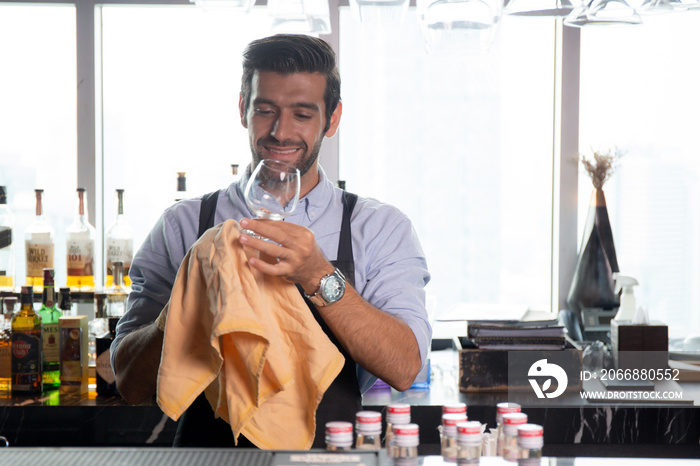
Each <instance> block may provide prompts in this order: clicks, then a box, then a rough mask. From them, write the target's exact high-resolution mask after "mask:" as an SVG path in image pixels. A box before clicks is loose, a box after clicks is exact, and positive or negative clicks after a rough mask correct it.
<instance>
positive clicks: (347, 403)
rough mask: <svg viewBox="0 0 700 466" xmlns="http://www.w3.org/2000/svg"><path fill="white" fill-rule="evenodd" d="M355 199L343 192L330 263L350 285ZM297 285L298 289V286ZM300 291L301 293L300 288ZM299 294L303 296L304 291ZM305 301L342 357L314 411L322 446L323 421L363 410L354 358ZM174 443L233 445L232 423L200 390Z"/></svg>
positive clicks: (203, 226) (211, 200)
mask: <svg viewBox="0 0 700 466" xmlns="http://www.w3.org/2000/svg"><path fill="white" fill-rule="evenodd" d="M217 197H218V191H215V192H213V193H209V194H207V195H205V196H204V197H203V198H202V206H201V209H200V215H199V236H201V235H202V234H203V233H204V232H205V231H206V230H207V229H209V228H211V227H213V226H214V213H215V211H216V201H217ZM356 201H357V195H355V194H351V193H347V192H345V191H344V192H343V222H342V225H341V229H340V241H339V243H338V259H337V260H335V261H333V265H334V266H335V267H338V268H339V269H340V271H341V272H342V273H343V275H345V277H346V279H347V280H348V283H350V284H351V285H353V286H354V284H355V263H354V261H353V255H352V241H351V232H350V216H351V214H352V211H353V209H354V207H355V202H356ZM297 288H299V286H298V285H297ZM299 291H300V292H302V290H301V289H300V290H299ZM301 294H302V296H303V293H301ZM304 301H305V302H306V305H307V306H308V307H309V310H310V311H311V313H312V314H313V316H314V318H315V319H316V321H317V322H318V323H319V325H320V326H321V328H322V329H323V331H324V332H325V333H326V335H328V338H330V340H331V341H332V342H333V344H334V345H335V346H337V347H338V349H339V350H340V352H341V353H342V354H343V356H344V357H345V365H344V366H343V369H342V370H341V371H340V374H338V376H337V377H336V378H335V380H334V381H333V383H332V384H331V386H330V387H329V388H328V390H326V393H325V394H324V395H323V399H322V400H321V403H320V404H319V406H318V409H317V410H316V436H315V438H314V443H313V445H312V448H323V447H324V446H325V425H326V422H329V421H347V422H353V423H354V421H355V413H356V412H357V411H360V410H361V409H362V397H361V395H360V388H359V384H358V381H357V372H356V366H355V361H353V359H352V358H351V357H350V355H349V354H348V353H347V351H345V349H344V348H343V347H342V345H341V344H340V343H339V342H338V339H337V338H336V337H335V335H333V332H331V330H330V329H329V328H328V326H327V325H326V323H325V321H324V320H323V318H322V317H321V315H320V314H319V313H318V310H317V309H316V307H315V306H314V305H313V304H312V303H311V302H310V301H309V300H307V299H306V298H304ZM173 446H175V447H234V442H233V432H231V426H230V425H229V424H228V423H227V422H226V421H224V420H223V419H220V418H215V417H214V411H213V410H212V408H211V406H210V405H209V402H208V401H207V399H206V397H205V396H204V393H202V394H201V395H199V396H198V397H197V399H196V400H195V401H194V402H193V403H192V405H190V407H189V408H187V410H186V411H185V412H184V413H183V415H182V417H181V418H180V420H179V422H178V424H177V431H176V432H175V438H174V440H173ZM237 446H238V447H239V448H256V447H255V445H253V444H252V443H251V442H250V441H249V440H248V439H247V438H245V437H244V436H243V435H240V436H239V437H238V445H237Z"/></svg>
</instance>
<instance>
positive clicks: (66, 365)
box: [61, 328, 83, 385]
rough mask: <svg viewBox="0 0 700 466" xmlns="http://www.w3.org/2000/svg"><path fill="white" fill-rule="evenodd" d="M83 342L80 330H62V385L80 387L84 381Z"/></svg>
mask: <svg viewBox="0 0 700 466" xmlns="http://www.w3.org/2000/svg"><path fill="white" fill-rule="evenodd" d="M81 341H82V332H81V331H80V329H79V328H62V329H61V385H80V383H81V381H82V375H83V364H82V362H81V361H82V359H81V358H82V347H81Z"/></svg>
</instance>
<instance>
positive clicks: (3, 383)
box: [0, 296, 17, 392]
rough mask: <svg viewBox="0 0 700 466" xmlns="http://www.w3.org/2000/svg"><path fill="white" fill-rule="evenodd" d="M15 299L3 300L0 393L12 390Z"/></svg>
mask: <svg viewBox="0 0 700 466" xmlns="http://www.w3.org/2000/svg"><path fill="white" fill-rule="evenodd" d="M16 304H17V298H15V297H13V296H12V297H5V298H4V299H3V307H4V308H5V309H4V314H3V320H2V326H1V327H0V392H9V391H10V389H11V388H12V383H11V380H12V335H11V333H12V313H13V312H14V311H15V305H16Z"/></svg>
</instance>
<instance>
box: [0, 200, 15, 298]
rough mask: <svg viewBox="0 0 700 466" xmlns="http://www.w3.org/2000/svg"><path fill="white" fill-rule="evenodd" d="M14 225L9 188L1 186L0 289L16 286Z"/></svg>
mask: <svg viewBox="0 0 700 466" xmlns="http://www.w3.org/2000/svg"><path fill="white" fill-rule="evenodd" d="M14 227H15V216H14V215H13V214H12V211H11V210H10V208H9V207H8V206H7V189H6V188H5V186H0V291H14V288H15V259H14V248H13V246H12V230H13V229H14Z"/></svg>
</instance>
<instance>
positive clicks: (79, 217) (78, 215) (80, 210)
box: [75, 188, 87, 223]
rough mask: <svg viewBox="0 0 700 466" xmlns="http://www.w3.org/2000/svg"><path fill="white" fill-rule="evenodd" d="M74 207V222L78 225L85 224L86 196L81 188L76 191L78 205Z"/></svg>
mask: <svg viewBox="0 0 700 466" xmlns="http://www.w3.org/2000/svg"><path fill="white" fill-rule="evenodd" d="M76 207H77V209H76V211H75V220H76V221H79V222H80V223H87V220H86V218H87V194H86V193H85V190H84V189H82V188H80V189H78V203H77V206H76Z"/></svg>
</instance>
